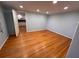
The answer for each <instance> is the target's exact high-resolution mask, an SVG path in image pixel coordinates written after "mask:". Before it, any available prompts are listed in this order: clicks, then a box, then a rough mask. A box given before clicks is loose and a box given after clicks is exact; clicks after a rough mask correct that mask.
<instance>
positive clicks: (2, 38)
mask: <svg viewBox="0 0 79 59" xmlns="http://www.w3.org/2000/svg"><path fill="white" fill-rule="evenodd" d="M0 26H1V27H0V29H1V31H0V49H1V48H2V47H3V45H4V43H5V42H6V40H7V38H8V33H7V29H6V23H5V19H4V16H3V11H2V8H1V7H0Z"/></svg>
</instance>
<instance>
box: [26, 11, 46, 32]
mask: <svg viewBox="0 0 79 59" xmlns="http://www.w3.org/2000/svg"><path fill="white" fill-rule="evenodd" d="M25 19H26V28H27V32H32V31H40V30H45V29H46V22H47V17H46V15H44V14H38V13H29V12H28V13H25Z"/></svg>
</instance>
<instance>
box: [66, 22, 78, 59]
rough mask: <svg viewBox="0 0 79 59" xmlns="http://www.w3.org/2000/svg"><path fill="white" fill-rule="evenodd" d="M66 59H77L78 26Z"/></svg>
mask: <svg viewBox="0 0 79 59" xmlns="http://www.w3.org/2000/svg"><path fill="white" fill-rule="evenodd" d="M66 57H67V58H79V24H78V26H77V29H76V32H75V35H74V38H73V41H72V43H71V45H70V48H69V51H68V53H67V56H66Z"/></svg>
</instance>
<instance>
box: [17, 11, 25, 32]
mask: <svg viewBox="0 0 79 59" xmlns="http://www.w3.org/2000/svg"><path fill="white" fill-rule="evenodd" d="M17 16H18V24H19V31H20V33H23V32H26V19H25V13H24V12H17Z"/></svg>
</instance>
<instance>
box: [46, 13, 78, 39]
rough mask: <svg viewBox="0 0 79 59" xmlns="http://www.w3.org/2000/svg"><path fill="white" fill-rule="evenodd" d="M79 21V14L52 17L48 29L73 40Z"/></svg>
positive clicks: (49, 19)
mask: <svg viewBox="0 0 79 59" xmlns="http://www.w3.org/2000/svg"><path fill="white" fill-rule="evenodd" d="M78 21H79V12H69V13H62V14H55V15H51V16H49V18H48V25H47V29H48V30H50V31H53V32H57V33H59V34H62V35H64V36H66V37H69V38H73V34H74V32H75V29H76V26H77V22H78Z"/></svg>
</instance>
